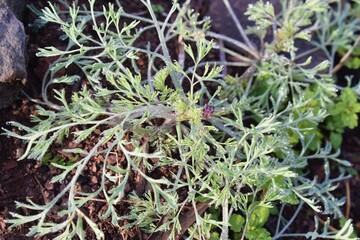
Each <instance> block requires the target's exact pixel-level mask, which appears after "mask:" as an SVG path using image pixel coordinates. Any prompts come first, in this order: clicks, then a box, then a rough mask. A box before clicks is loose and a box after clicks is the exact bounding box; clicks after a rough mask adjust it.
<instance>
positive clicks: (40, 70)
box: [0, 0, 360, 240]
mask: <svg viewBox="0 0 360 240" xmlns="http://www.w3.org/2000/svg"><path fill="white" fill-rule="evenodd" d="M124 2H126V4H124V6H126V7H127V8H128V9H130V10H131V9H132V10H133V11H134V12H135V11H139V9H138V6H139V4H138V3H136V1H124ZM154 2H159V3H166V4H165V6H166V7H169V3H170V2H171V1H165V0H163V1H160V0H159V1H154ZM203 2H206V1H201V0H199V1H194V3H196V4H195V5H194V6H195V7H197V8H198V9H199V10H200V11H204V9H206V7H205V6H204V4H203ZM27 3H28V4H30V3H32V4H34V5H35V6H37V7H38V8H43V7H45V6H46V2H45V1H37V0H28V1H27ZM24 19H25V22H24V25H25V26H26V31H27V34H28V36H29V40H28V52H27V54H28V58H29V61H28V74H29V76H28V85H27V87H26V89H25V90H26V91H27V92H28V93H29V94H30V95H31V96H32V97H39V93H40V89H39V86H40V82H41V79H42V76H43V75H44V73H45V71H46V69H47V66H48V64H49V62H50V61H52V60H53V59H44V58H41V59H40V58H37V57H36V56H35V53H36V52H37V49H38V48H39V47H45V46H51V45H55V46H56V45H61V44H62V43H61V42H60V41H59V40H58V36H59V31H58V29H56V27H55V26H52V25H49V26H47V27H45V28H43V29H39V31H38V32H33V31H32V29H31V28H30V27H28V24H29V23H32V22H33V21H34V19H35V15H34V14H33V13H31V12H30V11H29V10H28V9H27V10H26V12H25V17H24ZM144 40H145V41H147V40H146V39H144ZM73 70H74V71H76V69H73ZM67 71H71V69H69V70H67ZM33 111H34V104H33V103H31V102H29V101H28V100H25V99H24V97H23V96H19V99H18V100H16V101H15V102H14V103H13V104H12V105H11V106H10V107H8V108H6V109H2V110H0V127H4V128H8V126H7V125H6V122H7V121H18V122H20V123H24V124H30V121H29V116H30V114H31V113H33ZM13 131H17V130H15V129H13ZM358 133H360V128H358V129H355V130H353V131H348V132H347V133H346V137H345V138H344V139H345V141H344V148H343V152H342V155H343V157H344V158H346V159H348V160H350V161H351V162H352V163H353V167H354V168H355V169H356V170H357V171H358V172H360V138H359V136H360V134H358ZM88 144H89V145H91V144H92V143H91V142H88ZM23 151H24V145H23V143H22V142H21V141H20V140H18V139H13V138H7V137H4V136H0V240H22V239H51V236H50V237H42V238H30V237H27V236H26V235H25V234H26V233H27V232H28V228H29V226H30V225H23V226H20V227H16V228H12V229H9V228H8V225H6V224H5V223H4V219H7V218H9V216H10V215H9V213H10V212H17V213H19V214H24V215H26V214H28V212H26V211H24V210H23V209H16V205H15V202H14V201H20V202H25V201H26V199H31V200H32V201H34V202H36V203H46V202H47V201H49V199H51V198H52V197H53V196H54V195H55V194H56V193H57V192H59V191H60V189H61V188H62V186H61V185H52V184H51V183H50V179H51V177H52V176H53V175H56V170H54V169H51V168H50V167H49V166H47V165H44V164H41V163H39V162H36V161H34V160H29V159H26V160H23V161H20V162H18V161H16V159H17V158H18V157H19V155H20V154H21V152H23ZM100 161H101V159H94V160H93V161H92V162H91V163H90V164H89V166H88V168H87V170H86V171H87V172H86V176H85V175H84V176H83V178H82V179H81V184H82V188H87V189H89V191H91V189H94V188H96V186H97V184H98V182H99V176H98V171H97V169H98V164H99V163H100ZM315 170H316V169H315ZM359 186H360V175H359V174H358V175H356V176H355V177H353V178H352V179H351V180H350V181H349V192H348V193H349V194H350V196H351V198H349V201H348V202H349V204H350V209H349V210H350V211H349V210H348V211H349V212H350V215H349V216H348V217H350V218H352V219H353V220H354V225H355V226H357V227H358V228H359V229H360V214H359V213H360V192H359V191H358V188H359ZM128 188H129V191H130V190H133V189H136V180H135V179H134V180H133V181H132V184H131V185H130V186H128ZM339 192H341V193H342V194H345V193H346V187H345V183H344V184H343V185H341V186H340V188H339ZM103 206H104V204H102V203H101V202H92V203H90V204H89V205H88V206H87V209H88V210H87V214H88V216H89V217H90V218H91V219H93V220H95V221H96V220H98V213H99V212H101V211H103ZM121 207H122V208H123V209H126V207H127V206H125V205H124V206H120V208H121ZM122 211H126V210H122ZM344 211H345V208H344ZM305 217H306V213H304V218H303V220H302V221H301V222H299V223H297V225H296V227H298V228H299V229H294V227H293V228H292V230H295V231H297V230H299V231H301V230H303V229H309V222H308V221H306V220H304V219H307V218H305ZM49 218H52V219H53V220H54V221H56V215H55V214H53V215H51V214H50V215H49ZM323 218H324V219H325V217H323ZM98 222H100V221H98ZM100 227H101V229H102V230H103V231H104V232H105V233H106V239H141V238H142V237H144V235H142V234H141V233H139V232H138V231H137V230H136V229H134V231H132V232H131V231H129V232H121V231H119V230H117V229H116V228H115V227H113V226H112V225H111V224H110V223H108V222H104V221H103V222H102V223H101V226H100ZM87 236H88V237H87V239H95V238H94V236H93V235H92V233H90V231H89V234H88V235H87Z"/></svg>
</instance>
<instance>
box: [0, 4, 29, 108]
mask: <svg viewBox="0 0 360 240" xmlns="http://www.w3.org/2000/svg"><path fill="white" fill-rule="evenodd" d="M8 2H9V5H8ZM20 2H23V3H24V1H13V0H0V108H4V107H6V106H8V105H9V104H10V103H11V102H12V100H13V99H14V97H15V96H16V94H17V93H18V92H19V91H20V89H21V88H22V86H23V85H24V84H25V82H26V77H27V74H26V61H25V48H26V34H25V30H24V26H23V24H22V23H21V22H20V21H19V20H18V19H17V18H16V16H15V14H14V12H13V11H12V10H11V7H13V9H16V13H17V14H19V16H20V14H21V13H22V9H21V6H23V4H21V3H20ZM16 3H17V5H16Z"/></svg>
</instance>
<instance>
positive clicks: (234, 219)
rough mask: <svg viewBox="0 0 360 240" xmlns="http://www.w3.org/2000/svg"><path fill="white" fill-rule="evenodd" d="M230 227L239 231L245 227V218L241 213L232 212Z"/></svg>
mask: <svg viewBox="0 0 360 240" xmlns="http://www.w3.org/2000/svg"><path fill="white" fill-rule="evenodd" d="M229 224H230V229H231V230H233V231H234V232H236V233H238V232H241V230H242V229H243V228H244V225H245V218H244V217H243V216H241V215H240V214H235V213H233V214H231V217H230V219H229Z"/></svg>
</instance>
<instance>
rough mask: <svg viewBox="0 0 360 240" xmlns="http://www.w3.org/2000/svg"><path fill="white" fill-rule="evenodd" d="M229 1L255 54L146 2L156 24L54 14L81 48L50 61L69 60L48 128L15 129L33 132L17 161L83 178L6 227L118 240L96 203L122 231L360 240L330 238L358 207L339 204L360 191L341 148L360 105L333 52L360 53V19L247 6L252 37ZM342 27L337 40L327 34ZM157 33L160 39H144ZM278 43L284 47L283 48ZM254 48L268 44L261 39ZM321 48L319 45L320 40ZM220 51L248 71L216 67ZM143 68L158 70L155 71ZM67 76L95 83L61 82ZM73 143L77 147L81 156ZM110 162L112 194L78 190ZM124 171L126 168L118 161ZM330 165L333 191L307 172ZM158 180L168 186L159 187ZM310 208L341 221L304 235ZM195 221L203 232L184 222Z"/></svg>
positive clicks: (344, 233)
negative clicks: (300, 228) (296, 229)
mask: <svg viewBox="0 0 360 240" xmlns="http://www.w3.org/2000/svg"><path fill="white" fill-rule="evenodd" d="M223 1H224V4H225V5H226V6H227V8H228V10H229V13H230V15H231V16H232V17H233V18H234V24H235V26H236V27H237V29H238V30H239V31H240V33H241V35H242V38H243V40H242V41H240V40H235V39H231V38H228V37H227V36H223V35H221V34H217V33H214V32H211V31H210V30H209V27H210V21H209V19H207V18H205V19H200V18H199V15H198V14H197V13H195V12H194V11H192V10H191V9H190V7H189V5H190V1H189V0H188V1H185V3H182V4H179V3H178V2H177V1H174V2H173V5H172V8H171V9H170V10H169V12H168V13H167V15H166V17H165V18H164V19H163V20H161V21H160V20H159V19H158V16H157V15H156V14H155V12H154V9H153V7H154V5H152V3H151V1H150V0H141V1H140V2H141V4H142V5H143V6H144V7H145V8H146V10H147V15H145V16H142V15H138V14H135V13H129V12H126V11H124V10H123V8H122V7H121V4H120V1H116V3H115V4H108V6H104V7H103V9H102V11H99V10H96V9H95V7H94V5H95V0H89V4H88V5H83V6H77V5H76V4H73V5H71V6H69V5H67V3H66V1H59V4H63V5H65V6H66V7H67V9H68V10H66V11H64V10H60V8H59V7H58V6H57V5H54V4H52V3H49V7H47V8H45V9H44V10H43V11H42V16H41V19H42V20H43V21H46V22H50V23H55V24H58V25H59V26H60V28H61V30H62V31H63V32H64V36H62V37H63V39H64V40H66V41H67V42H68V45H67V47H66V49H57V48H55V47H47V48H44V49H40V52H39V53H38V56H39V57H54V56H56V57H57V60H56V61H55V62H54V64H53V65H52V66H51V67H50V69H49V72H48V74H47V75H46V76H45V77H44V80H43V85H42V100H41V101H38V102H39V104H38V105H37V111H36V114H35V115H34V116H32V122H33V123H34V126H33V127H28V126H23V125H21V124H19V123H16V122H10V123H9V124H10V125H12V126H15V127H18V128H19V129H21V130H22V131H23V134H17V133H14V132H11V131H9V130H6V129H4V131H5V132H6V134H7V135H8V136H12V137H16V138H19V139H22V140H24V141H25V142H26V143H27V148H26V151H25V153H24V155H23V156H22V157H21V158H20V159H19V160H22V159H26V158H33V159H37V160H39V161H42V160H43V159H47V157H46V156H47V155H46V154H47V152H48V150H49V148H51V146H52V145H53V144H57V145H62V146H63V148H64V149H63V151H64V152H67V153H71V154H74V155H76V156H78V158H77V159H76V161H73V160H72V161H69V162H68V163H67V164H63V160H62V161H61V162H62V163H61V164H59V163H56V162H53V163H52V166H53V167H55V168H58V169H60V170H61V171H62V172H61V174H59V175H57V176H55V177H53V179H52V182H53V183H57V182H66V178H67V177H68V176H71V178H70V180H69V181H68V182H66V187H65V188H64V189H63V190H62V191H61V192H60V193H59V194H58V195H57V196H56V197H55V198H54V199H53V200H52V201H51V202H49V203H47V204H44V205H41V204H38V203H35V202H33V201H31V200H30V199H29V200H28V202H27V203H20V202H17V206H18V207H22V208H26V209H30V210H33V211H32V214H30V215H28V216H25V215H20V214H18V213H12V218H11V219H9V220H8V223H11V224H12V226H19V225H22V224H25V223H29V222H34V225H33V226H32V227H31V229H30V231H29V233H28V235H29V236H36V237H39V236H44V235H46V234H49V233H53V234H57V237H56V238H54V239H72V238H74V237H76V236H77V237H78V238H79V239H87V238H86V232H85V231H84V228H85V226H87V227H90V228H91V229H92V230H93V231H94V233H95V235H96V237H97V239H105V235H104V233H103V232H102V230H101V229H100V228H99V227H98V225H97V223H96V222H94V221H92V220H91V219H90V218H89V217H88V216H87V215H86V214H85V212H84V209H85V208H86V204H88V203H89V202H90V201H93V199H95V198H97V199H99V198H100V199H103V200H104V203H105V205H106V211H105V212H104V214H102V215H101V217H100V218H101V219H103V220H108V221H110V222H111V223H112V224H113V225H114V226H116V227H118V229H129V228H133V227H137V228H139V229H141V231H143V232H145V233H148V234H149V236H150V237H151V236H152V237H154V236H158V235H156V234H161V233H162V234H163V236H167V237H168V239H176V238H177V237H183V238H187V239H229V238H232V237H233V238H234V239H256V238H257V239H259V236H260V238H261V239H284V238H286V237H290V238H294V237H307V238H310V239H316V238H323V239H356V237H350V236H353V235H351V234H353V228H352V225H351V220H347V221H346V222H343V224H342V228H341V229H339V230H338V231H335V232H331V231H329V224H330V220H331V219H333V218H339V217H342V216H343V214H342V211H341V206H342V205H343V204H344V201H345V199H344V198H340V199H339V198H336V197H335V196H334V195H333V191H334V190H335V189H336V187H337V185H338V183H339V182H341V181H343V180H345V179H348V178H349V177H350V176H349V175H347V174H346V173H345V171H344V170H343V169H344V168H345V167H349V166H350V165H351V164H350V163H349V162H348V161H346V160H341V159H339V158H338V156H339V151H338V150H334V149H333V148H332V145H331V143H330V141H331V142H332V144H333V146H334V147H335V148H338V147H339V146H340V143H339V141H340V140H339V139H338V138H341V133H342V129H344V128H345V127H350V128H352V127H354V126H356V124H357V115H356V114H357V113H358V112H359V103H358V100H357V94H359V91H357V90H356V88H354V89H351V88H345V89H343V90H342V91H341V94H340V95H339V96H338V93H337V90H338V89H340V87H338V86H337V85H336V82H335V79H334V77H333V76H332V75H331V70H332V69H333V67H334V62H333V59H334V58H333V57H334V55H333V54H334V53H336V52H337V51H338V48H339V47H340V46H341V45H342V44H343V43H344V42H346V43H348V44H350V43H351V42H352V39H351V38H350V39H349V38H345V36H346V33H348V32H349V31H351V32H353V31H354V30H356V29H358V28H359V26H360V22H359V20H357V19H355V20H351V23H352V24H345V23H342V22H341V21H338V19H339V18H340V17H343V19H347V20H349V19H350V18H349V19H348V18H347V17H348V16H347V15H346V12H345V13H344V12H343V10H342V9H343V8H342V7H341V6H340V4H341V2H342V1H340V0H339V1H333V2H335V5H334V6H331V7H330V6H329V3H328V1H323V0H306V1H297V0H290V1H281V4H282V8H281V9H282V10H281V12H279V13H275V10H274V7H273V6H272V4H270V3H268V2H267V3H264V2H262V1H259V2H257V3H255V4H251V5H249V8H248V11H247V12H246V14H247V15H248V17H249V19H250V20H252V21H254V23H255V25H254V26H253V27H251V28H248V29H247V30H245V29H244V27H243V26H242V25H241V23H240V22H239V21H238V20H237V19H236V16H235V15H234V12H233V10H232V8H231V5H230V4H229V2H228V0H223ZM61 9H64V8H61ZM346 9H347V8H346V7H345V10H346ZM161 11H162V10H161ZM100 19H101V23H99V22H100V21H99V20H100ZM314 19H315V20H316V21H315V22H314V21H313V20H314ZM349 21H350V20H349ZM336 24H338V25H339V26H337V25H336ZM333 25H336V26H333ZM332 27H338V28H337V29H338V30H337V31H338V32H336V33H334V31H332V32H331V35H330V36H329V33H330V32H329V29H330V28H332ZM154 31H155V32H156V37H157V39H156V40H154V39H152V40H151V41H153V42H151V43H149V44H143V43H142V42H141V41H140V38H141V37H142V36H143V35H144V34H148V33H149V32H154ZM269 31H272V32H273V35H274V39H273V40H270V41H269V40H268V39H267V38H266V36H267V35H268V32H269ZM251 35H252V37H254V36H255V37H257V38H259V39H260V42H261V44H260V45H261V46H255V45H254V44H253V43H252V41H250V40H249V37H250V36H251ZM312 35H316V36H317V37H316V38H315V39H314V40H311V36H312ZM174 40H176V41H177V42H179V48H180V49H182V51H183V52H182V54H179V56H181V57H179V58H178V59H176V58H175V57H174V56H173V51H172V49H171V47H170V45H171V44H173V43H174ZM216 41H223V42H225V43H230V44H231V45H232V46H233V47H232V48H231V49H230V48H227V47H226V46H227V45H226V44H225V47H224V46H222V45H220V44H219V45H218V44H217V43H216ZM298 41H304V42H306V41H308V43H309V44H312V46H313V48H312V50H309V51H307V52H302V51H301V48H298V47H297V45H296V43H297V42H298ZM234 48H235V49H236V50H234ZM329 49H330V50H329ZM213 50H217V51H220V52H222V53H224V54H227V55H232V56H234V57H236V58H237V59H239V62H229V61H223V60H219V61H213V60H212V61H208V60H207V55H208V54H209V52H211V51H213ZM316 50H319V51H324V52H325V56H326V59H324V60H323V61H321V62H312V58H311V54H312V53H313V52H314V51H316ZM304 57H305V60H302V59H303V58H304ZM140 58H141V59H142V60H145V61H146V62H147V64H146V67H145V68H144V67H142V66H140V65H139V59H140ZM185 60H187V62H186V63H188V62H191V64H185ZM69 65H76V66H77V67H78V68H79V69H81V71H82V73H81V74H80V75H71V76H67V75H62V76H59V70H61V69H64V68H67V67H68V66H69ZM227 67H245V68H247V70H246V71H245V72H244V73H242V74H241V75H233V76H230V75H225V74H224V69H225V68H227ZM75 82H80V85H81V89H80V90H78V91H76V92H72V93H69V92H68V91H66V90H65V89H66V87H67V85H72V84H74V83H75ZM51 89H54V90H51ZM343 106H350V107H348V108H346V109H344V108H343ZM339 129H340V130H339ZM327 133H330V135H329V136H326V134H327ZM94 135H97V136H98V138H97V141H95V142H93V146H92V148H91V149H90V150H88V151H87V150H85V149H84V147H83V146H84V142H85V140H86V139H89V138H90V137H91V136H94ZM68 142H72V143H75V147H71V148H69V147H68V144H67V143H68ZM340 142H341V141H340ZM72 146H74V144H72ZM98 155H102V156H103V158H104V160H103V162H102V168H101V169H100V171H101V173H102V175H101V182H100V185H99V188H98V189H97V190H96V191H94V192H86V191H80V190H79V189H78V188H77V187H76V186H77V182H78V179H79V177H80V176H81V175H82V174H83V171H84V168H85V167H86V166H87V165H88V164H89V161H91V160H92V159H93V158H94V157H95V156H98ZM110 157H115V158H116V162H115V163H110V161H109V159H110ZM317 161H322V162H324V173H325V177H324V178H323V179H322V180H321V181H320V180H319V179H317V178H316V177H314V176H311V175H310V174H309V173H308V171H307V167H308V165H309V163H310V162H317ZM330 165H332V166H335V167H336V168H337V169H339V174H338V175H334V174H331V173H332V171H331V169H332V168H331V167H330ZM159 169H165V170H166V172H168V173H169V174H167V175H166V176H165V175H164V176H161V177H158V176H157V174H156V172H157V171H158V170H159ZM131 176H136V177H137V178H139V179H141V181H142V182H143V183H144V184H145V185H146V186H147V187H145V190H143V191H140V190H139V191H135V190H134V191H131V192H129V191H128V190H126V188H125V186H126V185H127V184H128V182H129V181H130V178H131ZM184 192H185V193H186V194H184ZM62 198H67V200H68V201H67V204H66V205H65V206H61V207H60V210H59V212H58V215H59V216H60V217H61V218H59V219H60V220H59V222H57V223H54V222H51V221H48V220H47V214H48V213H49V212H50V211H51V210H52V209H53V208H54V207H58V206H57V203H58V202H59V200H60V199H62ZM124 201H127V202H128V203H130V204H129V208H128V211H127V214H122V213H124V211H119V206H120V205H121V204H122V203H123V202H124ZM304 205H307V206H309V207H310V208H311V209H312V210H313V211H314V213H316V214H326V215H327V216H329V220H328V221H327V222H326V224H325V225H324V226H320V225H319V223H318V221H317V218H316V217H315V218H314V221H315V229H312V230H309V231H308V232H305V233H292V232H291V231H290V226H291V224H292V223H293V222H294V220H295V219H296V217H297V216H298V213H299V212H300V210H301V209H302V207H303V206H304ZM289 207H295V208H296V210H295V214H294V215H293V217H291V218H290V219H287V218H286V217H285V216H284V214H283V213H284V212H285V211H286V210H287V209H288V208H289ZM276 209H279V212H278V214H277V215H275V216H271V218H276V219H277V220H276V222H277V225H276V227H275V228H271V227H270V226H269V225H267V222H268V219H269V217H270V212H271V211H274V210H276ZM190 213H191V214H193V218H191V219H193V221H192V222H188V221H186V220H184V219H185V218H186V217H185V218H184V217H183V216H187V214H190ZM188 219H190V217H188ZM99 221H100V220H99ZM124 223H126V224H124Z"/></svg>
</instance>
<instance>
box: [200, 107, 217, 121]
mask: <svg viewBox="0 0 360 240" xmlns="http://www.w3.org/2000/svg"><path fill="white" fill-rule="evenodd" d="M214 112H215V107H214V106H212V105H209V104H205V105H204V107H203V109H202V112H201V118H202V119H209V118H211V117H212V115H213V113H214Z"/></svg>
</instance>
